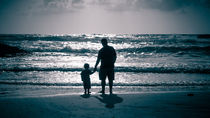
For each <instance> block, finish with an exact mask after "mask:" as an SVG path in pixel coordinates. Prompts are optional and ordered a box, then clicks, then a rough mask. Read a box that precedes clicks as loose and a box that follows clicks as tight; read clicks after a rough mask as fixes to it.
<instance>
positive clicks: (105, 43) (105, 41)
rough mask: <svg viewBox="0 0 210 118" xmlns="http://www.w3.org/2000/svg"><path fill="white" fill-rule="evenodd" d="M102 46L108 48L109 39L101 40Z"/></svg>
mask: <svg viewBox="0 0 210 118" xmlns="http://www.w3.org/2000/svg"><path fill="white" fill-rule="evenodd" d="M101 44H102V45H103V46H107V39H106V38H103V39H101Z"/></svg>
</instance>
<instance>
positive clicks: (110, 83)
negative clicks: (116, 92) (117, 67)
mask: <svg viewBox="0 0 210 118" xmlns="http://www.w3.org/2000/svg"><path fill="white" fill-rule="evenodd" d="M112 86H113V80H109V93H110V94H112Z"/></svg>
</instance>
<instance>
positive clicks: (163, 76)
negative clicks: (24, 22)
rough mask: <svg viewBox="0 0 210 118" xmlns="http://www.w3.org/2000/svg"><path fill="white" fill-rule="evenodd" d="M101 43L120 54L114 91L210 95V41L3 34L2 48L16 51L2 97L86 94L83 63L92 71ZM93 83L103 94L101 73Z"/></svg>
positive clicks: (7, 60) (1, 79)
mask: <svg viewBox="0 0 210 118" xmlns="http://www.w3.org/2000/svg"><path fill="white" fill-rule="evenodd" d="M102 38H107V39H108V45H110V46H113V47H114V48H115V49H116V52H117V61H116V63H115V72H116V73H115V81H114V89H113V91H114V92H117V93H126V92H145V91H150V92H155V91H165V90H168V91H187V90H195V91H198V90H202V91H209V90H210V89H209V87H210V39H209V37H205V36H204V37H200V36H199V35H196V34H71V35H41V34H1V35H0V43H1V44H4V45H8V46H12V47H15V48H12V49H13V50H12V51H11V50H10V53H8V54H5V55H4V56H2V55H1V57H0V96H32V95H34V96H37V95H56V94H68V93H72V92H73V93H83V90H82V81H81V77H80V73H81V71H82V70H83V65H84V63H89V64H90V67H91V69H93V67H94V65H95V62H96V59H97V54H98V50H99V49H100V48H101V47H102V45H101V43H100V40H101V39H102ZM17 49H20V50H21V51H22V52H21V51H20V52H18V53H15V54H14V53H11V52H13V51H14V52H15V51H17ZM3 50H4V49H1V52H2V51H3ZM1 54H2V53H1ZM91 83H92V89H93V93H94V92H95V93H96V92H97V91H99V90H100V81H99V78H98V72H95V73H94V74H93V75H91ZM78 88H79V89H78Z"/></svg>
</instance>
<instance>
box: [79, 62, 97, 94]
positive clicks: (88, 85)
mask: <svg viewBox="0 0 210 118" xmlns="http://www.w3.org/2000/svg"><path fill="white" fill-rule="evenodd" d="M94 72H95V71H93V72H92V71H91V70H89V64H87V63H85V64H84V70H83V71H82V72H81V79H82V81H83V86H84V90H85V94H87V92H88V94H90V88H91V82H90V75H91V74H93V73H94Z"/></svg>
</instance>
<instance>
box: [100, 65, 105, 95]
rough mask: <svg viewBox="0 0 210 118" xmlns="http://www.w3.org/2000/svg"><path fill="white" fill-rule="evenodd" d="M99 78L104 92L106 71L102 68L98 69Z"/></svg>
mask: <svg viewBox="0 0 210 118" xmlns="http://www.w3.org/2000/svg"><path fill="white" fill-rule="evenodd" d="M99 78H100V80H101V87H102V91H101V92H102V94H104V93H105V85H106V73H105V71H104V70H103V69H100V71H99Z"/></svg>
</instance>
